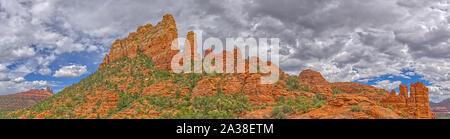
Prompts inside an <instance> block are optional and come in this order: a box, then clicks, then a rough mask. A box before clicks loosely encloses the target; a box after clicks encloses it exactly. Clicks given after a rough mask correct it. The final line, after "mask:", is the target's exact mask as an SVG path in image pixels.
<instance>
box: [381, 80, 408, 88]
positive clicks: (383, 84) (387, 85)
mask: <svg viewBox="0 0 450 139" xmlns="http://www.w3.org/2000/svg"><path fill="white" fill-rule="evenodd" d="M375 83H376V85H374V86H375V87H377V88H383V89H386V90H392V89H395V88H398V87H399V86H400V84H402V82H401V81H393V82H391V81H389V80H383V81H377V82H375Z"/></svg>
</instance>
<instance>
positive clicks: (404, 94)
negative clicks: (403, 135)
mask: <svg viewBox="0 0 450 139" xmlns="http://www.w3.org/2000/svg"><path fill="white" fill-rule="evenodd" d="M381 103H382V104H384V105H390V106H393V107H394V108H396V109H398V110H400V111H401V113H403V114H404V115H407V117H408V118H411V119H431V118H434V114H433V113H432V112H431V108H430V103H429V98H428V88H427V87H426V86H425V85H424V84H423V83H421V82H417V83H414V84H411V89H410V93H409V95H408V86H406V85H400V93H399V94H398V95H397V94H396V92H395V91H392V92H391V93H389V96H388V97H387V98H385V99H383V100H382V101H381Z"/></svg>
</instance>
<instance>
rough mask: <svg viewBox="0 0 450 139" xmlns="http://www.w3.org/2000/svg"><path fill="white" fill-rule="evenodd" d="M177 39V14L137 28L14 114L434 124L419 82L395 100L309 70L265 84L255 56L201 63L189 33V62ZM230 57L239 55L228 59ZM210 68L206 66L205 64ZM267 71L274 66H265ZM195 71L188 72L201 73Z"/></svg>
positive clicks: (212, 55)
mask: <svg viewBox="0 0 450 139" xmlns="http://www.w3.org/2000/svg"><path fill="white" fill-rule="evenodd" d="M177 37H178V35H177V29H176V25H175V21H174V20H173V17H172V16H171V15H166V16H164V19H163V21H161V22H160V23H158V24H157V25H156V26H152V25H146V26H143V27H139V29H138V31H137V32H136V33H131V34H130V35H129V36H128V37H127V38H125V39H123V40H117V41H116V42H115V43H114V44H113V45H112V46H111V52H110V53H109V54H108V55H106V56H105V59H104V62H103V63H102V64H101V65H100V69H99V70H98V71H97V72H95V73H94V74H92V75H90V76H88V77H87V78H85V79H83V80H82V81H80V82H79V83H77V84H75V85H73V86H70V87H66V88H64V90H62V91H61V92H60V94H59V95H57V96H55V97H53V98H52V99H47V100H44V101H45V103H41V104H45V105H35V106H33V107H30V108H29V109H22V110H19V111H16V112H13V113H12V114H11V115H10V116H12V117H11V118H35V119H42V118H48V117H50V118H88V119H94V118H106V119H107V118H109V119H123V118H129V119H141V118H144V119H148V118H151V119H154V118H180V117H179V116H181V118H182V119H195V118H200V119H206V118H211V117H207V116H213V118H216V117H214V116H224V115H226V116H227V117H220V118H222V119H223V118H231V119H235V118H242V119H245V118H251V119H262V118H290V119H398V118H434V117H433V115H432V114H430V112H429V105H428V90H427V89H426V87H425V86H424V85H423V84H421V83H416V84H413V85H412V88H411V97H408V88H407V86H401V87H400V88H401V89H400V90H401V93H400V95H396V94H395V92H394V93H388V92H387V91H385V90H384V89H379V88H376V87H374V86H371V85H365V84H358V83H349V82H345V83H330V82H328V81H327V80H326V79H325V78H324V77H323V76H322V75H321V74H320V73H319V72H316V71H313V70H305V71H303V72H302V73H300V75H299V76H290V75H287V74H284V73H283V72H282V71H281V70H280V78H279V80H278V82H277V83H275V84H261V83H260V81H261V77H262V76H265V75H266V74H263V73H253V72H255V71H254V70H256V69H257V68H256V67H258V66H257V65H254V63H255V62H262V61H261V60H260V59H258V58H257V57H251V58H248V59H244V58H243V56H242V52H241V51H240V50H239V49H234V50H228V51H223V52H221V53H213V51H212V49H208V50H206V51H205V57H204V59H202V58H201V57H200V54H199V52H197V51H196V50H197V48H198V46H197V43H196V40H195V38H196V37H195V34H194V33H193V32H189V33H188V34H187V36H186V38H187V39H186V42H185V44H190V45H185V47H184V48H183V52H182V53H184V54H185V55H190V56H191V59H188V58H186V57H180V55H178V52H179V51H178V50H171V45H172V41H173V40H175V39H177ZM187 46H191V47H187ZM231 53H233V54H234V57H230V56H231V55H227V54H231ZM210 58H212V59H210ZM177 60H180V61H178V62H179V64H182V63H193V65H195V64H198V62H202V61H209V60H211V61H209V62H210V63H211V65H209V66H211V67H212V68H213V69H223V70H225V71H229V70H232V71H235V72H236V71H244V72H243V73H212V74H206V72H204V73H181V74H177V73H175V72H173V71H174V70H180V69H178V68H184V67H177V68H176V69H175V68H174V69H171V62H172V61H173V62H176V61H177ZM220 62H223V63H222V65H219V63H220ZM205 63H208V62H204V63H200V64H205ZM213 63H214V64H213ZM238 64H240V65H241V66H239V67H238V66H237V65H238ZM231 65H234V67H232V66H231ZM242 65H244V66H242ZM267 65H271V63H270V62H267ZM196 66H197V67H198V65H196ZM196 66H194V68H192V69H191V70H190V71H197V70H201V69H197V67H196ZM201 66H203V65H201ZM201 66H200V68H201ZM242 67H243V68H242ZM250 67H253V68H250ZM259 68H264V66H263V67H259ZM275 68H278V67H275ZM250 71H252V72H250ZM318 94H320V95H318ZM239 95H243V96H239ZM323 96H325V97H323ZM73 104H77V105H73ZM380 104H382V105H380ZM389 106H392V108H391V107H389ZM223 109H226V110H223ZM61 111H63V112H64V113H61ZM230 112H232V113H230ZM230 115H232V116H230ZM195 116H200V117H195Z"/></svg>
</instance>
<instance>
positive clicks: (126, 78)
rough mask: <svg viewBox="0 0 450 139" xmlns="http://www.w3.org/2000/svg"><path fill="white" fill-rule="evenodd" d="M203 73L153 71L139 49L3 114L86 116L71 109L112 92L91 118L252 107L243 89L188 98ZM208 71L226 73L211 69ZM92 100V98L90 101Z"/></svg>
mask: <svg viewBox="0 0 450 139" xmlns="http://www.w3.org/2000/svg"><path fill="white" fill-rule="evenodd" d="M204 76H206V74H173V73H170V72H168V71H164V70H157V69H155V68H154V66H153V62H152V60H151V59H150V58H148V57H147V56H145V55H143V54H140V55H138V56H137V57H136V58H133V59H130V58H128V57H123V58H121V59H118V60H116V61H114V62H112V63H110V64H109V65H108V66H107V67H104V68H101V69H99V70H98V71H96V72H95V73H94V74H92V75H90V76H88V77H87V78H85V79H83V80H82V81H80V82H79V83H78V84H75V85H72V86H70V87H66V88H65V89H64V90H63V91H61V92H59V93H58V94H56V95H54V96H53V97H50V98H48V99H46V100H44V101H42V102H40V103H38V104H36V105H34V106H32V107H29V108H26V109H22V110H20V111H17V112H13V113H10V114H9V115H8V116H7V117H3V118H18V117H23V116H25V117H26V118H35V117H36V116H37V115H39V114H41V113H43V112H50V113H51V114H49V115H50V116H46V117H45V118H50V119H59V118H62V119H74V118H86V117H84V116H78V115H77V114H76V111H77V109H79V108H82V107H83V105H85V104H86V103H88V101H89V100H90V99H89V98H90V97H97V96H98V95H102V94H101V93H100V94H98V93H96V92H99V91H100V92H108V91H110V92H114V96H116V98H117V102H116V104H115V105H116V106H115V107H113V108H110V109H109V110H108V112H107V114H106V115H100V114H98V116H97V118H102V119H103V118H111V117H112V116H114V115H116V114H119V113H122V112H125V111H127V110H130V109H133V110H135V111H136V112H135V114H133V115H129V116H126V117H120V118H136V117H135V115H139V114H147V115H148V113H149V112H151V111H156V112H158V113H159V114H160V117H156V118H177V119H196V118H202V119H204V118H212V119H225V118H226V119H232V118H238V117H239V114H242V113H243V112H244V111H247V110H251V109H254V108H252V107H251V106H250V105H249V101H248V99H247V97H246V96H245V95H243V94H234V95H224V94H222V93H221V90H220V89H219V90H218V91H217V94H214V95H207V96H203V97H195V98H192V97H191V93H192V89H193V88H194V87H195V86H196V83H197V82H198V81H199V80H200V79H202V78H203V77H204ZM208 76H226V75H225V74H214V75H208ZM169 80H170V81H172V83H173V84H175V85H176V86H177V88H175V89H171V91H173V92H174V94H175V95H174V96H170V97H168V96H162V95H150V96H146V95H143V93H142V92H143V89H144V88H146V87H148V86H151V85H153V84H156V83H160V82H164V81H169ZM180 89H188V90H189V93H188V94H181V93H180ZM98 97H100V98H102V100H96V102H95V103H96V104H95V105H97V107H96V108H93V109H92V110H91V113H97V111H98V109H100V108H101V106H104V105H106V104H105V103H106V102H109V101H110V100H109V99H112V98H110V97H108V96H98ZM91 103H92V102H91Z"/></svg>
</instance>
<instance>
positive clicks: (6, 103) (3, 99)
mask: <svg viewBox="0 0 450 139" xmlns="http://www.w3.org/2000/svg"><path fill="white" fill-rule="evenodd" d="M51 96H53V90H52V89H51V88H50V87H47V88H46V89H40V90H38V89H33V90H29V91H26V92H21V93H17V94H12V95H6V96H0V110H6V111H10V110H17V109H22V108H25V107H29V106H32V105H34V104H36V103H38V102H39V101H42V100H44V99H46V98H48V97H51Z"/></svg>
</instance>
